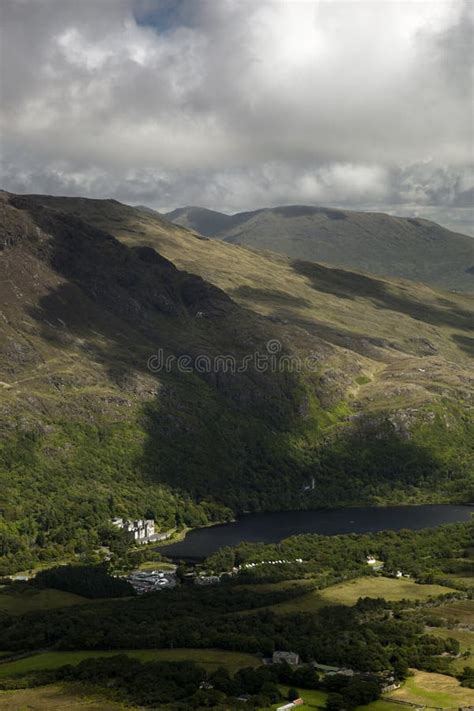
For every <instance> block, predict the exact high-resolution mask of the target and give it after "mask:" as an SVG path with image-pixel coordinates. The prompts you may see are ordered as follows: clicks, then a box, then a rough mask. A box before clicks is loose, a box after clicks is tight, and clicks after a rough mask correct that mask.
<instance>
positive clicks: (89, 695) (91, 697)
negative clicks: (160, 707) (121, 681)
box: [0, 684, 134, 711]
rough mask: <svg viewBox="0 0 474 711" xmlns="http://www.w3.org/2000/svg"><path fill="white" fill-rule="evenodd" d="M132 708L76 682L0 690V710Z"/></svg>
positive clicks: (116, 710) (131, 710) (104, 710)
mask: <svg viewBox="0 0 474 711" xmlns="http://www.w3.org/2000/svg"><path fill="white" fill-rule="evenodd" d="M65 709H67V711H122V710H124V709H127V711H134V708H133V707H131V706H125V705H124V704H120V703H116V702H114V701H109V700H108V699H106V698H104V697H103V696H101V695H99V694H97V692H91V691H89V690H88V689H87V687H85V686H82V685H80V684H48V686H41V687H37V688H35V689H18V690H16V691H0V711H65Z"/></svg>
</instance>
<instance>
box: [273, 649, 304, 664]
mask: <svg viewBox="0 0 474 711" xmlns="http://www.w3.org/2000/svg"><path fill="white" fill-rule="evenodd" d="M272 662H273V664H282V662H286V663H287V664H290V665H291V666H295V667H296V666H298V664H299V662H300V657H299V655H298V654H296V652H284V651H276V652H273V656H272Z"/></svg>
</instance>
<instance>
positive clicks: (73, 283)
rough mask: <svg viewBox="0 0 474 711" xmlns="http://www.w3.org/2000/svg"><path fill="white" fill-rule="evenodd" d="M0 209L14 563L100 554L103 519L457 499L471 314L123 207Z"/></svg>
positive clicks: (464, 300)
mask: <svg viewBox="0 0 474 711" xmlns="http://www.w3.org/2000/svg"><path fill="white" fill-rule="evenodd" d="M0 211H1V213H2V215H1V216H2V220H1V223H0V224H1V225H2V227H1V231H0V243H1V244H2V245H3V251H2V255H1V256H2V258H1V260H0V303H1V306H0V353H1V361H0V366H1V371H0V426H1V429H0V435H1V438H2V445H3V448H2V450H1V457H0V479H1V485H2V486H1V487H0V508H1V509H2V510H3V511H4V512H5V516H4V518H3V519H2V520H1V521H0V540H1V541H3V543H2V545H3V546H4V548H3V550H4V551H5V550H6V551H7V552H6V553H5V556H6V557H7V558H8V556H11V558H12V559H13V557H14V556H15V555H16V557H18V551H24V555H25V556H26V555H27V553H26V551H30V550H35V546H36V543H35V540H36V538H35V536H38V540H40V541H41V547H45V548H46V549H48V550H50V551H52V552H54V551H56V552H58V551H60V550H61V551H63V550H66V549H67V546H69V545H72V546H73V547H74V546H75V545H77V547H78V549H80V548H81V546H82V547H84V545H86V544H85V542H84V541H85V540H86V539H87V540H88V541H89V543H90V545H91V546H94V545H97V540H98V539H97V536H98V535H99V534H98V531H99V530H102V529H103V526H104V525H105V524H106V523H107V521H108V520H110V518H111V516H112V515H122V514H123V515H125V516H128V517H132V516H135V517H138V518H140V517H143V516H144V514H145V512H146V511H147V510H149V509H152V510H153V512H154V518H155V519H156V521H157V522H158V525H160V526H161V525H162V526H164V527H167V528H170V527H172V526H173V525H175V524H176V522H177V521H178V522H185V523H188V524H191V525H200V524H202V523H206V522H209V521H212V520H215V519H216V518H217V519H219V518H222V517H225V516H226V515H229V510H228V509H225V508H224V507H229V508H230V509H232V511H234V512H238V511H242V510H258V509H278V508H288V507H294V508H298V507H304V506H318V505H340V504H349V503H366V502H373V501H381V502H384V503H387V502H394V501H397V502H400V501H437V500H461V499H463V498H468V497H469V496H470V495H471V493H470V488H469V487H470V486H471V481H472V472H473V465H472V461H473V460H472V441H473V437H472V416H471V412H472V410H471V406H470V403H472V393H473V379H472V371H471V368H470V357H469V354H470V348H471V342H470V339H471V335H470V333H471V324H472V299H471V298H470V297H469V296H466V295H461V294H446V293H442V292H437V291H435V290H433V289H430V288H428V287H424V286H420V285H414V284H410V283H409V282H396V281H389V280H382V279H377V278H374V277H370V276H366V275H361V274H356V273H351V272H347V271H344V270H342V269H331V268H328V267H324V266H322V265H319V264H314V263H311V262H307V261H302V260H291V259H288V258H286V257H280V256H278V255H272V254H263V253H258V252H255V251H252V250H247V249H244V248H242V247H239V246H235V245H231V244H227V243H225V242H222V241H218V240H201V239H199V238H197V237H196V235H195V234H193V233H191V232H189V231H188V230H186V229H183V228H181V227H176V226H175V225H172V224H168V223H167V222H166V220H164V219H163V218H162V217H161V216H155V215H154V214H153V213H147V212H144V211H142V210H136V209H134V208H130V207H127V206H125V205H121V204H120V203H117V202H115V201H96V200H91V201H88V200H84V199H72V198H71V199H69V198H63V199H61V198H51V197H48V196H13V195H8V194H6V193H2V194H1V199H0ZM326 217H327V216H326ZM327 219H333V220H334V221H338V220H339V218H335V217H334V216H333V217H327ZM259 359H260V360H259ZM197 363H199V364H200V367H199V368H198V367H197V365H196V364H197ZM216 363H217V364H216ZM262 363H263V365H262ZM157 364H158V367H157ZM203 364H204V366H203ZM313 478H314V482H315V485H314V489H311V492H309V493H308V492H306V494H305V495H304V496H303V495H302V494H301V492H302V487H303V485H304V483H305V482H307V481H308V480H309V479H313ZM213 517H214V518H213ZM25 532H29V533H25ZM40 534H41V535H40ZM2 536H3V538H2ZM88 537H89V538H88ZM71 541H72V542H71ZM38 545H40V544H38ZM68 550H69V549H68ZM15 551H16V553H15ZM48 555H49V554H48ZM29 560H30V559H28V560H27V559H26V557H25V561H24V562H25V565H24V566H23V567H28V565H26V564H27V563H28V562H29ZM0 567H1V560H0Z"/></svg>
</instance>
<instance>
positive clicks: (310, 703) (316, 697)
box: [262, 686, 327, 711]
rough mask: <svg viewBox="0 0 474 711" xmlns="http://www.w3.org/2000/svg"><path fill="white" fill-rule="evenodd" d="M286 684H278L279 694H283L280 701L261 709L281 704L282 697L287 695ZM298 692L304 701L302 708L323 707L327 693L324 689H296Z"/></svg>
mask: <svg viewBox="0 0 474 711" xmlns="http://www.w3.org/2000/svg"><path fill="white" fill-rule="evenodd" d="M288 688H289V687H288V686H280V687H279V689H280V691H281V694H282V696H283V700H282V701H278V703H276V704H272V705H271V706H267V707H265V708H264V709H262V711H273V710H274V709H277V708H278V707H279V706H282V705H283V704H284V703H288V702H285V700H284V699H286V698H287V695H288ZM298 692H299V694H300V696H301V698H302V699H303V701H304V706H303V707H302V708H304V709H320V708H324V705H325V703H326V698H327V694H326V693H325V692H324V691H319V690H318V689H298Z"/></svg>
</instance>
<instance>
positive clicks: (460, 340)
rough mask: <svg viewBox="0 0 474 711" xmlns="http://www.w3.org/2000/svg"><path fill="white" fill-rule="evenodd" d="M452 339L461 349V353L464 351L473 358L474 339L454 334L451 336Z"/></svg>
mask: <svg viewBox="0 0 474 711" xmlns="http://www.w3.org/2000/svg"><path fill="white" fill-rule="evenodd" d="M452 339H453V341H454V342H455V343H456V344H457V345H458V346H459V347H460V348H462V349H463V351H466V353H467V354H468V355H470V356H473V357H474V338H471V337H469V336H460V335H458V334H457V333H455V334H454V335H453V336H452Z"/></svg>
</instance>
